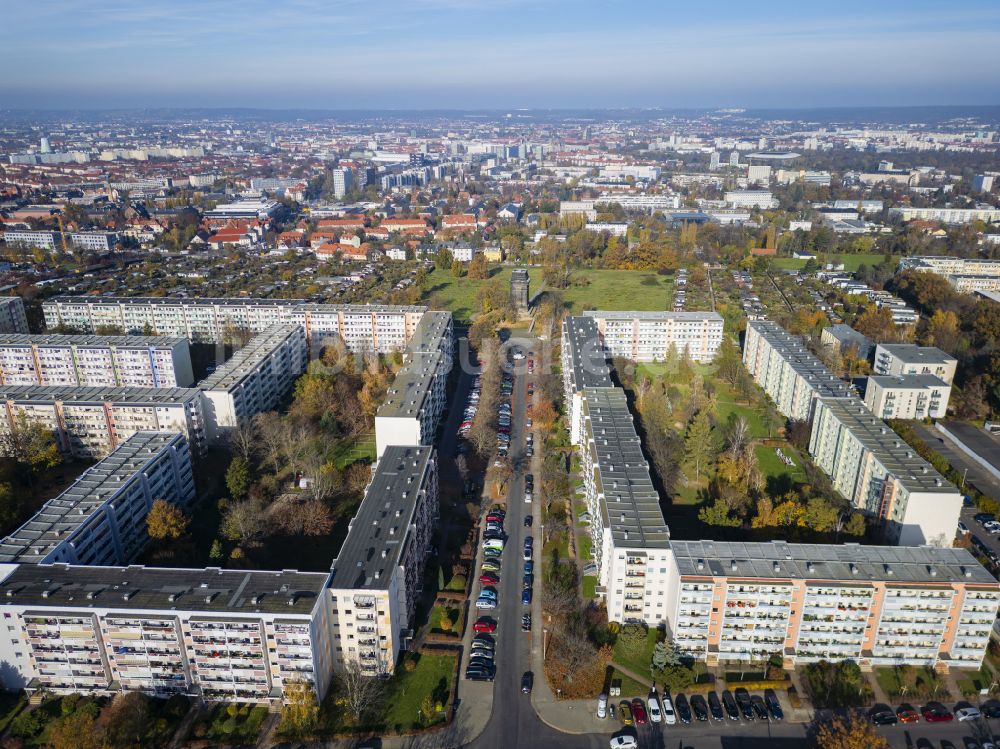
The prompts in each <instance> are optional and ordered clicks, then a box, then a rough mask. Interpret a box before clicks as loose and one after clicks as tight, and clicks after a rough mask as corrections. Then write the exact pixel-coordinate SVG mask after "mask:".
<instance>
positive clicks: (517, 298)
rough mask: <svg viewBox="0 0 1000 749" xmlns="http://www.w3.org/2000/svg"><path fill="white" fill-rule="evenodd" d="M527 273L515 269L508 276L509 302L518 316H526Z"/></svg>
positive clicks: (523, 270)
mask: <svg viewBox="0 0 1000 749" xmlns="http://www.w3.org/2000/svg"><path fill="white" fill-rule="evenodd" d="M528 283H529V280H528V271H526V270H525V269H524V268H515V269H514V271H513V272H511V274H510V302H511V304H512V305H514V309H515V310H516V311H517V314H518V315H526V314H528Z"/></svg>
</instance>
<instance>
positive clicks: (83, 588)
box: [0, 564, 333, 704]
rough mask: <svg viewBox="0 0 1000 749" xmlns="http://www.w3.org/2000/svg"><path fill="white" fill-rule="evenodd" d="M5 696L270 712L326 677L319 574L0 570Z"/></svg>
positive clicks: (325, 622) (324, 601) (326, 634)
mask: <svg viewBox="0 0 1000 749" xmlns="http://www.w3.org/2000/svg"><path fill="white" fill-rule="evenodd" d="M0 578H2V581H3V586H4V588H5V589H6V591H7V595H6V597H5V598H4V599H3V602H2V604H0V608H2V611H3V616H4V621H5V623H6V625H7V632H6V635H7V636H5V637H4V638H2V640H0V658H2V659H3V660H4V662H5V663H7V664H8V666H9V668H7V669H5V670H4V674H3V681H4V687H5V688H7V689H20V688H25V689H27V690H28V691H29V692H35V691H39V690H45V691H48V692H55V693H57V694H69V693H72V692H82V693H85V694H96V695H112V694H115V693H117V692H126V691H142V692H145V693H147V694H150V695H155V696H163V697H165V696H169V695H171V694H187V695H190V696H192V697H196V698H204V699H206V700H209V701H225V702H247V703H260V702H271V703H277V704H280V703H281V702H282V701H283V699H284V695H285V686H286V685H287V684H288V683H289V682H292V681H305V682H307V683H309V684H311V685H312V686H313V687H314V689H315V691H316V693H317V696H318V697H319V699H320V700H322V699H323V697H324V696H325V695H326V692H327V689H328V688H329V685H330V679H331V676H332V673H333V670H332V663H331V654H330V631H331V630H330V620H329V616H330V599H329V596H328V594H327V592H326V588H327V582H328V580H329V578H330V575H329V574H328V573H325V572H323V573H314V572H297V571H295V570H282V571H280V572H275V571H256V570H253V571H249V570H222V569H219V568H217V567H215V568H208V569H168V568H152V567H141V566H133V567H97V566H70V565H63V564H55V565H37V564H21V565H13V564H6V565H2V566H0Z"/></svg>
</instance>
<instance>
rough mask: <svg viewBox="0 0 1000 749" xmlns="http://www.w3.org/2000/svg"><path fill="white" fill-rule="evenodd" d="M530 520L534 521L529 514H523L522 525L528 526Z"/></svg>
mask: <svg viewBox="0 0 1000 749" xmlns="http://www.w3.org/2000/svg"><path fill="white" fill-rule="evenodd" d="M532 522H534V518H533V517H531V515H525V516H524V527H525V528H530V527H531V524H532Z"/></svg>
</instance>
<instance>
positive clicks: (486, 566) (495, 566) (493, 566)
mask: <svg viewBox="0 0 1000 749" xmlns="http://www.w3.org/2000/svg"><path fill="white" fill-rule="evenodd" d="M481 569H482V570H483V572H499V571H500V563H499V562H498V561H496V560H495V559H487V560H486V561H484V562H483V566H482V568H481Z"/></svg>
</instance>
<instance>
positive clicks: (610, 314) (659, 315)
mask: <svg viewBox="0 0 1000 749" xmlns="http://www.w3.org/2000/svg"><path fill="white" fill-rule="evenodd" d="M583 314H584V315H585V316H586V317H593V318H603V319H605V320H615V319H622V320H711V321H713V322H715V321H718V323H719V324H720V325H721V324H722V315H720V314H719V313H718V312H670V311H664V312H640V311H624V312H619V311H613V310H612V311H609V310H588V311H586V312H584V313H583Z"/></svg>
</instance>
